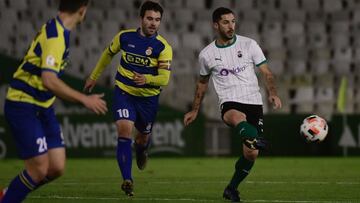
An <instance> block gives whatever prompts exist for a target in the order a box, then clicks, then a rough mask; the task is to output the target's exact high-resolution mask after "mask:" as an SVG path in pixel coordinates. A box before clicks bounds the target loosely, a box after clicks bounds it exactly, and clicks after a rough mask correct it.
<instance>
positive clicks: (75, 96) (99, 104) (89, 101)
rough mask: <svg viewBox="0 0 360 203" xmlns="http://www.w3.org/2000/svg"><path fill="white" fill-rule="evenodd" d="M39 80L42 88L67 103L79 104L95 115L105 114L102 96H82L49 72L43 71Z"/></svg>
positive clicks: (105, 108)
mask: <svg viewBox="0 0 360 203" xmlns="http://www.w3.org/2000/svg"><path fill="white" fill-rule="evenodd" d="M41 79H42V81H43V83H44V86H45V87H46V88H47V89H49V90H50V91H51V92H53V93H54V94H55V95H56V96H58V97H60V98H62V99H65V100H68V101H72V102H80V103H82V104H83V105H84V106H85V107H86V108H88V109H90V110H91V111H93V112H95V113H96V114H105V113H106V112H107V107H106V102H105V101H104V100H103V99H101V98H102V97H103V96H104V94H93V95H89V96H87V95H84V94H82V93H80V92H78V91H76V90H74V89H72V88H71V87H69V86H68V85H66V84H65V83H64V82H63V81H62V80H60V79H59V78H58V77H57V75H56V73H54V72H51V71H43V72H42V74H41Z"/></svg>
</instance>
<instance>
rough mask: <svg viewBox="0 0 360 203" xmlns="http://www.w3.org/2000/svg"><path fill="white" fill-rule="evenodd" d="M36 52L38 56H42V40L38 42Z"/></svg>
mask: <svg viewBox="0 0 360 203" xmlns="http://www.w3.org/2000/svg"><path fill="white" fill-rule="evenodd" d="M34 53H35V54H36V56H38V57H41V54H42V49H41V45H40V42H38V43H37V44H36V46H35V49H34Z"/></svg>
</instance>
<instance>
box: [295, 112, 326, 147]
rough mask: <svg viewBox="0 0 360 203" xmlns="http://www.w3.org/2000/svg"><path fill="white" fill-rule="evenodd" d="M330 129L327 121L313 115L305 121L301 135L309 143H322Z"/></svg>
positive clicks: (301, 128)
mask: <svg viewBox="0 0 360 203" xmlns="http://www.w3.org/2000/svg"><path fill="white" fill-rule="evenodd" d="M328 130H329V127H328V125H327V123H326V120H325V119H323V118H321V117H320V116H318V115H311V116H308V117H306V118H305V119H304V121H303V123H302V124H301V126H300V134H301V135H302V136H304V137H305V139H306V141H308V142H322V141H323V140H324V139H325V137H326V135H327V133H328Z"/></svg>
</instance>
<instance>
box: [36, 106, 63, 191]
mask: <svg viewBox="0 0 360 203" xmlns="http://www.w3.org/2000/svg"><path fill="white" fill-rule="evenodd" d="M39 118H40V120H41V122H42V127H43V131H44V133H45V136H46V142H47V148H48V157H49V168H48V172H47V174H46V177H45V178H44V179H43V180H42V181H41V182H40V185H39V186H41V185H44V184H47V183H49V182H51V181H53V180H55V179H57V178H58V177H60V176H62V175H63V174H64V171H65V161H66V155H65V142H64V137H63V134H62V132H61V129H60V124H59V122H58V121H57V119H56V116H55V112H54V109H53V108H49V109H45V110H44V111H43V112H42V113H41V114H40V115H39Z"/></svg>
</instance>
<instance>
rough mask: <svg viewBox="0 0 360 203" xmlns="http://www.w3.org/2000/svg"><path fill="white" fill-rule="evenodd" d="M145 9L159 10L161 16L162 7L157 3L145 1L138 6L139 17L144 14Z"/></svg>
mask: <svg viewBox="0 0 360 203" xmlns="http://www.w3.org/2000/svg"><path fill="white" fill-rule="evenodd" d="M146 11H157V12H160V14H161V17H162V15H163V12H164V9H163V8H162V7H161V5H160V4H159V3H156V2H153V1H145V2H144V3H143V4H142V5H141V7H140V17H142V18H143V17H144V16H145V12H146Z"/></svg>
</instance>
